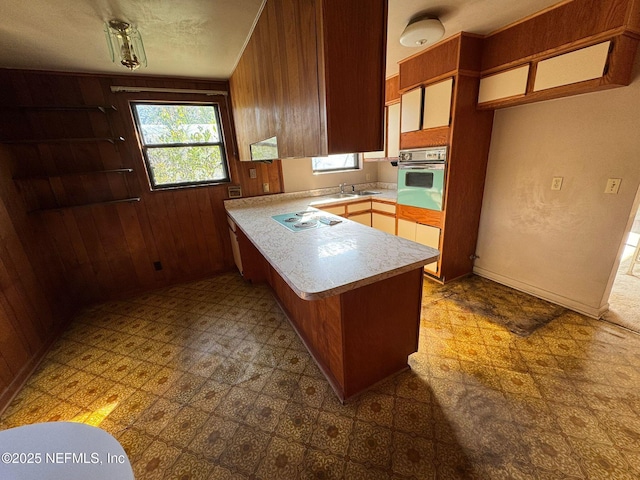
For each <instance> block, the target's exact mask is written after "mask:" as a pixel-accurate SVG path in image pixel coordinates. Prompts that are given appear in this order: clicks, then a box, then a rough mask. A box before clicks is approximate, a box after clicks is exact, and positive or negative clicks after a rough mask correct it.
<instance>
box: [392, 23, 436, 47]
mask: <svg viewBox="0 0 640 480" xmlns="http://www.w3.org/2000/svg"><path fill="white" fill-rule="evenodd" d="M443 35H444V26H443V25H442V23H441V22H440V20H439V19H438V18H437V17H432V16H424V15H423V16H418V17H416V18H414V19H412V20H411V21H410V22H409V23H408V25H407V27H406V28H405V29H404V32H402V35H400V43H401V44H402V45H404V46H405V47H422V46H424V45H427V44H428V43H434V42H437V41H438V40H440V39H441V38H442V36H443Z"/></svg>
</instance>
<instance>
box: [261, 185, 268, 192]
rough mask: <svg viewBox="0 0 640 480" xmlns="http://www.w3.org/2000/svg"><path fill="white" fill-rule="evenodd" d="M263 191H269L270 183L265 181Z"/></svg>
mask: <svg viewBox="0 0 640 480" xmlns="http://www.w3.org/2000/svg"><path fill="white" fill-rule="evenodd" d="M262 191H263V192H264V193H269V184H268V183H263V184H262Z"/></svg>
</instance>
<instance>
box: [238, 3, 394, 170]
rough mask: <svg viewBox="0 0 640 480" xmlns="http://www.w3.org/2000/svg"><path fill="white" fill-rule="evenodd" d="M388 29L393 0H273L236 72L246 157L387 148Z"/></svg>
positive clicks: (240, 129) (241, 141) (241, 148)
mask: <svg viewBox="0 0 640 480" xmlns="http://www.w3.org/2000/svg"><path fill="white" fill-rule="evenodd" d="M386 31H387V1H386V0H373V1H369V2H344V1H342V0H267V2H266V4H265V6H264V9H263V11H262V13H261V15H260V18H259V19H258V22H257V23H256V26H255V28H254V31H253V33H252V35H251V38H250V40H249V42H248V43H247V46H246V48H245V50H244V52H243V54H242V57H241V58H240V61H239V62H238V65H237V67H236V69H235V71H234V72H233V75H232V76H231V79H230V89H231V99H232V106H233V116H234V120H235V127H236V135H237V139H238V150H239V156H240V159H241V160H249V159H250V153H249V145H250V144H252V143H255V142H259V141H261V140H265V139H267V138H270V137H274V136H275V137H277V141H278V151H279V156H280V158H291V157H311V156H321V155H328V154H332V153H349V152H367V151H375V150H380V149H381V148H383V143H384V132H383V125H384V117H383V115H384V103H385V78H384V77H385V71H384V70H385V55H386Z"/></svg>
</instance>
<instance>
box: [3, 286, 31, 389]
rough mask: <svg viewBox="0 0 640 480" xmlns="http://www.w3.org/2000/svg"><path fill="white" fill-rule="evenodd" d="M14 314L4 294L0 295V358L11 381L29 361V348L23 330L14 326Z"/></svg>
mask: <svg viewBox="0 0 640 480" xmlns="http://www.w3.org/2000/svg"><path fill="white" fill-rule="evenodd" d="M15 318H16V317H15V313H14V312H13V310H12V309H11V307H10V306H9V305H8V301H7V298H6V297H5V295H4V294H2V295H0V327H1V329H0V331H1V332H2V335H0V357H2V359H3V361H4V362H3V363H4V364H5V365H6V368H7V370H8V372H7V373H8V374H9V376H10V378H9V379H8V380H9V382H8V383H11V381H12V380H13V379H14V378H15V377H16V376H17V375H18V374H19V373H20V370H21V369H22V367H23V365H25V364H26V363H27V362H28V361H29V347H28V344H27V339H26V338H25V337H24V333H23V328H16V327H15V325H14V321H15Z"/></svg>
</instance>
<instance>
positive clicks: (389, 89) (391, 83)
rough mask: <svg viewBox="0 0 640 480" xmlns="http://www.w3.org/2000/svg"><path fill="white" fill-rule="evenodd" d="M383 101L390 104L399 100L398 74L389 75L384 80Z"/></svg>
mask: <svg viewBox="0 0 640 480" xmlns="http://www.w3.org/2000/svg"><path fill="white" fill-rule="evenodd" d="M384 85H385V86H384V103H385V105H391V104H394V103H397V102H399V101H400V75H398V74H396V75H393V76H392V77H389V78H387V79H386V80H385V82H384Z"/></svg>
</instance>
